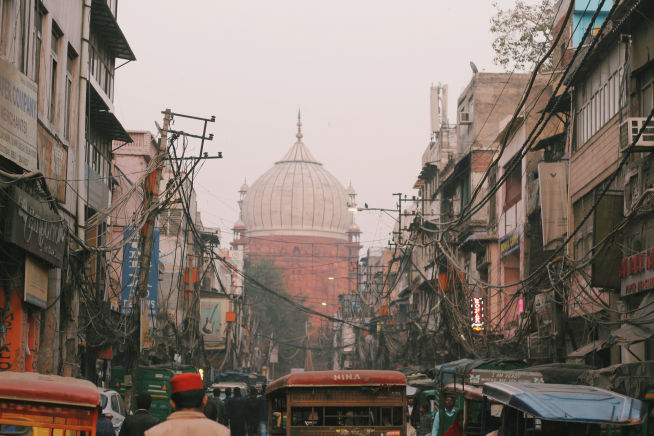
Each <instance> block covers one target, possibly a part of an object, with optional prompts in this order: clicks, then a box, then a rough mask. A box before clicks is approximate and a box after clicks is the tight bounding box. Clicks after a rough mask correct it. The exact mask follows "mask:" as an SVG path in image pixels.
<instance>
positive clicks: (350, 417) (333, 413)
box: [266, 370, 406, 436]
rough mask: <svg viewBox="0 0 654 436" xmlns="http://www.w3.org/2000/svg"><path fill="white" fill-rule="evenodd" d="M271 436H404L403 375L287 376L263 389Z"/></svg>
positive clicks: (313, 373)
mask: <svg viewBox="0 0 654 436" xmlns="http://www.w3.org/2000/svg"><path fill="white" fill-rule="evenodd" d="M266 401H267V402H268V423H269V426H268V428H269V430H270V434H271V436H274V435H278V436H282V435H286V436H298V435H325V434H366V435H370V436H376V435H379V436H381V435H388V436H406V416H405V415H406V377H405V376H404V374H402V373H400V372H396V371H371V370H347V371H310V372H299V373H294V374H289V375H286V376H284V377H281V378H279V379H277V380H275V381H273V382H272V383H271V384H270V385H268V388H267V390H266Z"/></svg>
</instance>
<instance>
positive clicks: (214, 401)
mask: <svg viewBox="0 0 654 436" xmlns="http://www.w3.org/2000/svg"><path fill="white" fill-rule="evenodd" d="M204 414H205V415H206V417H207V418H209V419H210V420H212V421H216V422H218V423H220V424H222V425H226V423H227V420H226V419H225V404H224V403H223V401H222V400H221V399H220V388H214V390H213V397H211V398H207V404H206V405H205V406H204Z"/></svg>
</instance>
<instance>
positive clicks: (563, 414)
mask: <svg viewBox="0 0 654 436" xmlns="http://www.w3.org/2000/svg"><path fill="white" fill-rule="evenodd" d="M482 395H483V398H482V401H483V402H484V403H486V402H487V401H492V402H495V403H498V405H499V408H498V410H496V411H493V410H492V408H491V411H490V413H491V415H492V416H497V417H499V418H500V422H501V423H500V428H499V429H498V430H497V432H496V434H497V435H498V436H539V435H543V436H545V435H557V436H577V435H594V436H600V435H606V436H611V435H623V434H625V431H626V432H629V430H631V429H635V430H637V429H638V428H639V426H640V424H642V420H643V417H644V416H643V415H644V409H643V404H642V402H641V401H639V400H637V399H634V398H630V397H627V396H626V395H622V394H618V393H616V392H611V391H608V390H606V389H601V388H596V387H592V386H583V385H560V384H545V383H519V382H508V383H503V382H490V383H485V384H484V386H483V388H482ZM487 410H488V408H486V407H485V406H483V407H482V413H483V415H482V421H481V431H480V433H479V434H481V435H485V434H487V433H488V431H487V430H490V429H489V428H488V426H487V418H488V415H487V413H486V412H487ZM623 430H624V431H623Z"/></svg>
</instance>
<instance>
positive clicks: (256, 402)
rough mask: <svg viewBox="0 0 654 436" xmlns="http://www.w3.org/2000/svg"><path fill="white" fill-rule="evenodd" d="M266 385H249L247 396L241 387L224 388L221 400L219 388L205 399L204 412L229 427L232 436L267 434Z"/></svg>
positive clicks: (264, 435) (266, 435)
mask: <svg viewBox="0 0 654 436" xmlns="http://www.w3.org/2000/svg"><path fill="white" fill-rule="evenodd" d="M265 391H266V386H265V385H263V386H261V387H258V388H256V387H253V386H252V387H250V388H249V389H248V392H247V397H245V396H244V395H243V392H241V388H239V387H235V388H234V390H233V391H232V389H231V388H229V387H228V388H225V398H224V400H222V399H221V398H220V397H221V395H220V394H221V391H220V389H219V388H216V389H214V391H213V397H211V398H209V399H208V400H207V404H206V405H205V407H204V414H205V415H206V416H207V418H209V419H211V420H212V421H216V422H219V423H220V424H223V425H224V426H227V427H229V429H230V430H231V432H232V433H231V434H232V436H268V410H267V408H266V401H265V398H264V394H265Z"/></svg>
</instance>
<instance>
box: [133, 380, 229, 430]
mask: <svg viewBox="0 0 654 436" xmlns="http://www.w3.org/2000/svg"><path fill="white" fill-rule="evenodd" d="M170 393H171V395H170V398H171V400H170V404H172V406H173V409H175V411H174V412H173V413H171V414H170V416H169V417H168V419H166V420H165V421H164V422H162V423H161V424H158V425H155V426H154V427H152V428H151V429H150V430H148V431H146V432H145V436H164V435H187V436H196V435H197V436H204V435H207V436H229V429H228V428H227V427H225V426H224V425H221V424H218V423H217V422H215V421H212V420H210V419H208V418H207V417H206V416H205V415H204V413H203V409H204V405H205V403H206V402H207V397H206V396H205V395H204V385H203V384H202V378H201V377H200V374H197V373H194V372H189V373H185V374H179V375H176V376H175V377H173V378H171V379H170Z"/></svg>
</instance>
